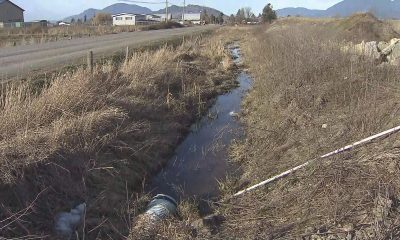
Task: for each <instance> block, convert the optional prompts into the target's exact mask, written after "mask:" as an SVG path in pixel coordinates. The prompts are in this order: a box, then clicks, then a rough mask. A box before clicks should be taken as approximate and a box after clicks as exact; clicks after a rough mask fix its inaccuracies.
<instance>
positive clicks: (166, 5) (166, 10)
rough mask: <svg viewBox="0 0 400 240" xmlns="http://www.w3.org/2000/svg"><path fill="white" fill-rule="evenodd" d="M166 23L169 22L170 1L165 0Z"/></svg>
mask: <svg viewBox="0 0 400 240" xmlns="http://www.w3.org/2000/svg"><path fill="white" fill-rule="evenodd" d="M165 22H168V0H165Z"/></svg>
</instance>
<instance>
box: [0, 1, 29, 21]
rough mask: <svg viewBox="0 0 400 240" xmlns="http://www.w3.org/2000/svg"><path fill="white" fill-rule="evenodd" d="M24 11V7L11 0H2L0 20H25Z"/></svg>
mask: <svg viewBox="0 0 400 240" xmlns="http://www.w3.org/2000/svg"><path fill="white" fill-rule="evenodd" d="M24 11H25V10H24V9H22V8H21V7H19V6H17V5H15V4H14V3H12V2H11V1H9V0H0V22H3V23H12V22H23V21H24Z"/></svg>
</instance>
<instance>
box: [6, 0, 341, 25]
mask: <svg viewBox="0 0 400 240" xmlns="http://www.w3.org/2000/svg"><path fill="white" fill-rule="evenodd" d="M11 1H12V2H14V3H15V4H17V5H18V6H20V7H22V8H23V9H25V19H26V21H31V20H41V19H46V20H61V19H63V18H65V17H68V16H71V15H75V14H78V13H81V12H83V11H84V10H86V9H88V8H96V9H102V8H104V7H107V6H109V5H111V4H114V3H118V2H123V1H117V0H68V1H65V0H11ZM144 1H146V0H144ZM147 1H150V2H162V1H163V0H147ZM169 1H170V4H175V5H183V0H169ZM269 2H270V3H272V5H273V6H274V9H279V8H284V7H306V8H312V9H327V8H329V7H330V6H332V5H334V4H336V3H338V2H340V0H269V1H268V0H251V1H241V0H186V4H197V5H205V6H208V7H213V8H216V9H218V10H220V11H222V12H224V13H225V14H228V15H230V14H232V13H236V12H237V10H238V9H239V8H241V7H251V8H252V9H253V12H255V13H256V14H258V13H260V12H261V10H262V8H263V7H264V6H265V5H266V4H267V3H269ZM138 5H141V6H145V7H148V8H150V9H153V10H158V9H161V8H164V7H165V4H147V5H146V4H138Z"/></svg>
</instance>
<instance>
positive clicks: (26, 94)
mask: <svg viewBox="0 0 400 240" xmlns="http://www.w3.org/2000/svg"><path fill="white" fill-rule="evenodd" d="M218 36H219V35H218V34H216V36H214V37H210V36H208V37H207V38H201V37H200V38H196V39H191V40H188V41H186V42H185V43H183V44H182V45H181V46H179V47H177V48H170V47H168V46H166V47H163V48H160V49H159V50H156V51H145V52H138V53H135V54H134V55H133V56H132V58H130V59H129V61H128V62H126V63H123V64H122V65H113V64H112V63H109V64H104V65H98V66H96V68H95V71H94V72H93V74H91V73H90V72H88V71H87V70H85V69H78V70H76V71H74V72H70V73H67V74H63V75H60V76H57V77H56V78H55V79H52V80H51V81H50V82H49V83H48V84H47V87H46V88H45V89H42V90H41V91H40V93H37V92H36V91H35V90H33V89H32V88H31V87H30V84H29V83H27V84H26V85H22V86H12V85H10V86H8V87H7V88H6V89H3V93H2V98H1V104H0V106H1V107H0V126H1V131H0V132H1V135H0V142H1V143H0V148H1V151H0V152H1V153H0V155H1V157H0V199H1V212H0V219H1V220H0V232H1V236H2V237H23V236H28V235H34V236H40V237H41V238H53V237H54V231H53V226H54V219H55V217H56V216H57V214H58V213H59V212H61V211H67V212H68V211H69V210H70V209H72V208H75V207H76V206H77V205H78V204H80V203H82V202H85V203H86V204H87V211H86V213H85V217H84V220H85V221H84V224H83V225H82V228H80V229H79V230H78V232H77V236H83V235H85V236H86V239H95V238H97V239H99V238H100V239H105V238H109V237H114V239H115V238H122V237H123V236H127V235H128V233H129V229H130V227H131V219H132V216H133V215H135V214H136V213H137V212H135V211H136V210H137V209H138V205H137V204H136V203H137V199H138V196H139V195H140V190H141V181H142V180H143V178H145V177H146V176H147V175H149V174H151V172H152V171H154V170H156V169H158V168H159V167H160V166H161V165H162V164H163V163H164V162H165V160H166V159H168V157H169V156H170V154H171V153H172V152H173V150H174V148H175V146H176V145H177V144H178V143H179V142H180V140H181V139H182V137H183V136H184V135H185V133H186V132H187V131H188V128H189V126H190V124H191V123H192V122H193V121H194V120H195V119H196V118H197V117H199V116H201V115H202V113H203V112H204V111H205V110H206V109H207V107H208V105H209V104H210V102H211V100H212V99H213V98H214V97H215V96H217V95H218V94H220V93H221V92H223V91H226V90H227V89H229V88H230V87H231V84H233V82H232V81H233V77H232V74H233V72H232V71H231V70H230V69H231V68H230V66H231V65H230V64H231V60H230V56H229V53H227V51H226V50H225V46H224V44H225V43H224V41H222V40H221V39H220V38H219V37H218ZM52 236H53V237H52Z"/></svg>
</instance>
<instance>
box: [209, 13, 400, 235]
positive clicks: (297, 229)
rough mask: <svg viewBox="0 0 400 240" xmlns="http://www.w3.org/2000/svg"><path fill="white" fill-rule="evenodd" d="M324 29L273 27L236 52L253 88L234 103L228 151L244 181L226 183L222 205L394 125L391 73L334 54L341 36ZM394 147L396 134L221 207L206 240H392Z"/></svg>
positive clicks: (398, 184)
mask: <svg viewBox="0 0 400 240" xmlns="http://www.w3.org/2000/svg"><path fill="white" fill-rule="evenodd" d="M352 19H353V20H354V18H352ZM334 21H338V20H334ZM343 21H344V23H346V22H347V21H348V20H343ZM334 24H335V26H337V22H335V23H334ZM332 26H333V25H332V22H328V23H326V22H324V23H315V22H307V21H306V22H303V23H299V22H296V23H292V24H285V23H282V22H278V23H277V25H276V26H274V25H273V26H271V27H267V28H265V27H259V28H257V29H253V30H250V31H247V33H248V34H250V36H251V37H250V38H249V39H247V40H246V41H245V42H243V43H242V46H243V51H244V53H245V56H246V57H245V60H246V63H247V66H248V67H249V68H250V72H251V74H252V75H253V76H254V79H255V80H254V81H255V83H254V89H253V91H252V92H251V93H250V95H249V96H248V98H247V99H246V101H245V103H244V116H243V121H244V123H245V124H246V126H247V139H246V140H245V141H244V142H242V143H239V144H235V145H234V146H233V151H232V156H233V157H234V159H235V161H237V162H239V163H240V164H242V166H243V170H244V174H243V175H242V176H240V177H239V178H238V179H236V181H231V182H227V184H229V183H230V184H231V186H233V187H232V188H231V191H230V192H228V193H227V194H226V198H229V197H230V196H231V194H232V193H234V192H235V191H238V190H241V189H243V188H244V187H246V186H250V185H252V184H256V183H258V182H260V181H262V180H265V179H267V178H269V177H272V176H274V175H276V174H278V173H281V172H283V171H286V170H288V169H290V168H292V167H295V166H297V165H300V164H302V163H304V162H306V161H307V160H310V159H313V158H315V157H317V156H320V155H322V154H325V153H327V152H330V151H331V150H334V149H337V148H339V147H342V146H345V145H347V144H349V143H352V142H354V141H357V140H360V139H362V138H364V137H367V136H370V135H372V134H374V133H378V132H380V131H384V130H387V129H389V128H391V127H394V126H396V125H398V124H399V123H400V119H399V116H398V111H399V105H398V103H399V101H400V98H399V95H398V91H397V89H398V87H399V82H398V76H399V74H400V67H399V66H386V65H385V66H379V65H377V64H376V63H375V62H374V61H373V60H371V59H369V58H367V57H365V58H364V57H358V56H354V55H352V54H349V53H344V52H343V51H341V50H340V48H341V44H342V42H344V40H346V39H347V37H348V32H347V30H346V31H345V32H344V31H340V30H338V28H333V27H332ZM355 26H363V24H361V25H358V24H355ZM357 29H358V30H359V28H357ZM358 30H357V31H356V32H355V35H354V36H357V39H358V38H360V37H362V36H363V35H362V34H359V31H358ZM372 30H373V29H372ZM349 31H351V29H350V30H349ZM356 34H357V35H356ZM367 34H368V36H372V35H371V34H370V33H367ZM376 40H379V39H376ZM399 144H400V141H399V136H398V135H393V136H391V137H389V138H386V139H381V140H380V141H377V142H375V143H372V144H370V145H368V146H366V147H362V148H358V149H357V150H355V151H352V152H349V153H344V154H340V155H337V156H336V157H333V158H330V159H328V160H326V161H324V162H317V163H314V164H312V165H311V166H309V167H307V168H306V169H304V170H302V171H300V172H298V173H296V174H294V175H290V176H289V177H287V178H285V179H282V180H281V181H278V182H277V183H275V184H272V185H269V186H267V187H262V188H260V189H258V190H256V191H254V192H251V193H248V194H245V195H243V196H240V197H238V198H235V199H232V200H230V201H227V202H225V203H224V204H221V205H220V207H219V209H218V212H219V213H221V214H222V215H223V216H224V217H225V219H226V221H225V223H224V224H223V226H222V229H221V230H220V232H219V233H218V234H217V235H215V238H216V239H388V238H392V239H396V238H398V237H399V235H398V233H399V231H398V227H397V226H398V223H399V220H400V215H399V214H398V210H399V209H398V202H399V199H400V195H399V192H400V178H399V168H398V166H399V159H400V158H399V152H398V146H399ZM234 180H235V179H234Z"/></svg>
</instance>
